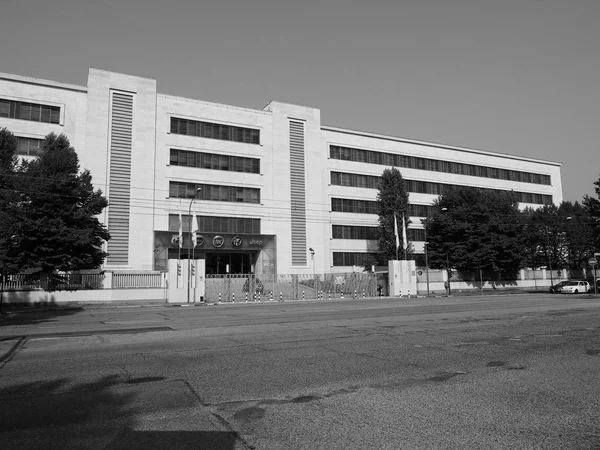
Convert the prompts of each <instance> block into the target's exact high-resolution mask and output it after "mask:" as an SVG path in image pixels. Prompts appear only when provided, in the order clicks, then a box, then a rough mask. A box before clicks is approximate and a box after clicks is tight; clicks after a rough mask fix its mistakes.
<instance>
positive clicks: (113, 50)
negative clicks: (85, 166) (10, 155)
mask: <svg viewBox="0 0 600 450" xmlns="http://www.w3.org/2000/svg"><path fill="white" fill-rule="evenodd" d="M0 6H1V7H0V71H2V72H8V73H15V74H19V75H24V76H31V77H39V78H46V79H50V80H54V81H62V82H67V83H74V84H80V85H85V84H86V83H87V72H88V69H89V67H95V68H99V69H106V70H111V71H115V72H122V73H128V74H133V75H138V76H142V77H148V78H154V79H156V80H157V83H158V90H159V92H162V93H166V94H173V95H180V96H185V97H191V98H196V99H201V100H208V101H214V102H219V103H226V104H231V105H236V106H243V107H248V108H254V109H262V107H263V106H264V105H266V104H267V103H268V102H269V101H271V100H279V101H282V102H289V103H295V104H301V105H307V106H312V107H316V108H320V109H321V120H322V123H323V124H325V125H332V126H339V127H343V128H351V129H357V130H363V131H370V132H374V133H382V134H389V135H394V136H400V137H405V138H412V139H418V140H424V141H431V142H439V143H444V144H449V145H456V146H463V147H470V148H477V149H483V150H488V151H493V152H499V153H508V154H513V155H520V156H525V157H532V158H537V159H544V160H550V161H558V162H562V163H563V166H562V182H563V193H564V198H565V200H571V201H581V199H582V198H583V195H584V194H588V195H593V196H595V194H594V186H593V183H594V181H596V180H598V178H599V177H600V148H599V145H598V139H597V135H596V133H597V132H598V129H599V128H600V86H599V81H600V0H568V1H567V0H396V1H393V0H388V1H380V0H371V1H368V2H365V1H360V2H359V1H356V0H346V1H342V0H331V1H330V0H318V1H315V0H302V1H297V0H295V1H287V0H256V1H253V0H246V1H232V0H219V1H211V0H170V1H164V2H159V1H155V2H152V1H143V0H116V1H113V0H102V1H93V2H92V1H89V0H0Z"/></svg>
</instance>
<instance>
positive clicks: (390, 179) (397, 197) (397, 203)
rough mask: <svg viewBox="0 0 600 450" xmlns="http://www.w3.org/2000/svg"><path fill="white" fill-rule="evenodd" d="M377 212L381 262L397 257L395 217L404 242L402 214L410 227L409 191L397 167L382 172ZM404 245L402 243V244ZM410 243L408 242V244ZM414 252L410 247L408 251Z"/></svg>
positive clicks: (402, 252) (400, 237) (400, 236)
mask: <svg viewBox="0 0 600 450" xmlns="http://www.w3.org/2000/svg"><path fill="white" fill-rule="evenodd" d="M377 214H378V215H379V239H378V246H379V251H380V252H381V261H380V262H381V263H383V262H384V261H389V260H392V259H397V252H398V251H399V252H401V253H400V254H402V256H404V251H403V250H402V249H400V250H398V248H397V247H396V235H395V229H394V218H395V217H396V218H397V220H398V234H399V236H398V238H399V239H400V242H402V216H403V215H404V217H405V220H406V226H407V227H408V192H407V191H406V184H405V182H404V178H403V177H402V174H401V173H400V171H399V170H398V169H396V168H395V167H393V168H391V169H385V170H384V171H383V173H382V174H381V181H380V183H379V192H378V193H377ZM401 245H402V244H401ZM408 245H409V243H408V242H407V246H408ZM409 252H410V253H412V252H411V251H410V249H409V251H408V252H407V253H409Z"/></svg>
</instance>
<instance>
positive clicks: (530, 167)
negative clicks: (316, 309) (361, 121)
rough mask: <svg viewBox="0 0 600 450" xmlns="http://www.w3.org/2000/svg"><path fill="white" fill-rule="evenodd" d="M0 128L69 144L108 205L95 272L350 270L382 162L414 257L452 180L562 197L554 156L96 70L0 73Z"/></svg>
mask: <svg viewBox="0 0 600 450" xmlns="http://www.w3.org/2000/svg"><path fill="white" fill-rule="evenodd" d="M0 127H7V128H8V129H9V130H10V131H12V132H13V133H14V134H15V135H16V136H17V137H18V139H19V153H20V155H22V156H23V157H25V158H30V157H35V155H36V154H37V151H38V149H39V146H40V143H41V140H42V139H43V138H44V136H45V135H46V134H48V133H50V132H55V133H57V134H60V133H64V134H65V135H66V136H67V137H68V138H69V140H70V141H71V144H72V145H73V147H74V148H75V149H76V151H77V153H78V155H79V158H80V163H81V167H82V168H87V169H90V171H91V173H92V176H93V182H94V185H95V186H96V187H98V188H100V189H102V191H103V192H104V193H105V195H106V196H107V197H108V199H109V202H110V205H109V207H108V208H107V209H106V211H105V212H104V213H103V217H102V220H103V221H104V223H106V224H107V226H108V229H109V231H110V233H111V236H112V238H111V240H110V241H109V242H108V244H107V250H108V252H109V256H108V259H107V261H106V264H105V268H106V269H134V270H152V269H153V270H166V268H167V267H168V264H167V261H168V259H186V258H188V257H192V258H204V259H205V260H206V261H205V262H206V271H207V273H225V272H227V271H229V272H230V273H249V272H251V271H255V273H257V274H260V273H313V271H315V272H317V273H328V272H341V271H348V270H349V268H350V266H356V265H360V263H361V261H362V259H363V257H364V256H365V254H366V253H370V252H376V251H377V242H376V240H375V239H376V238H375V233H376V227H377V223H378V217H377V215H376V210H375V198H376V195H377V184H378V179H379V177H380V175H381V173H382V171H383V170H384V169H385V168H386V167H392V166H394V167H397V168H399V169H400V171H401V172H402V175H403V176H404V178H405V179H406V180H407V187H408V191H409V195H410V208H411V210H410V216H411V220H412V225H411V228H410V229H409V230H408V231H409V232H408V237H409V240H411V241H412V243H413V246H414V249H415V251H416V253H417V254H419V253H422V252H423V245H424V234H423V230H422V226H421V224H420V218H423V217H426V216H427V215H428V214H429V207H430V206H429V205H430V204H431V202H432V201H433V200H434V199H435V198H437V197H438V196H439V195H440V194H441V193H443V192H444V189H447V188H448V187H449V186H455V185H461V186H476V187H479V188H484V189H498V190H512V191H514V192H515V193H516V195H517V196H518V198H519V201H520V206H521V207H525V206H531V207H534V208H535V207H539V206H542V205H547V204H552V203H560V202H561V201H562V185H561V175H560V164H559V163H556V162H550V161H541V160H536V159H531V158H525V157H519V156H511V155H507V154H499V153H492V152H487V151H481V150H473V149H467V148H459V147H453V146H449V145H443V144H434V143H428V142H421V141H415V140H410V139H404V138H398V137H394V136H384V135H378V134H373V133H368V132H362V131H355V130H347V129H341V128H335V127H329V126H326V125H323V124H321V119H320V111H319V109H316V108H309V107H303V106H297V105H291V104H286V103H280V102H271V103H269V104H268V105H267V106H266V107H265V108H263V109H262V110H253V109H246V108H239V107H235V106H229V105H222V104H216V103H209V102H204V101H200V100H194V99H189V98H182V97H175V96H172V95H166V94H160V93H158V92H157V83H156V81H155V80H152V79H148V78H140V77H135V76H129V75H123V74H119V73H113V72H107V71H103V70H96V69H90V71H89V76H88V80H87V86H77V85H72V84H65V83H59V82H53V81H47V80H40V79H34V78H27V77H22V76H17V75H10V74H0ZM180 221H181V224H182V227H181V228H182V233H180V232H179V230H180ZM180 236H182V237H183V240H182V242H181V245H179V237H180ZM194 241H195V242H196V245H195V246H194V245H193V242H194ZM310 249H312V252H311V250H310Z"/></svg>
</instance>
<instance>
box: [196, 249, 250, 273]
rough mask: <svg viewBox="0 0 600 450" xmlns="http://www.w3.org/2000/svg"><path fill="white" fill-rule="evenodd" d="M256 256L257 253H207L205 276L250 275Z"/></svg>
mask: <svg viewBox="0 0 600 450" xmlns="http://www.w3.org/2000/svg"><path fill="white" fill-rule="evenodd" d="M257 255H258V252H237V253H225V252H223V253H221V252H210V253H208V252H207V253H206V275H225V274H231V275H234V274H246V273H252V272H253V269H254V264H255V263H256V257H257ZM228 269H229V270H228Z"/></svg>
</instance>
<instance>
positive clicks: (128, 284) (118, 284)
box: [111, 271, 165, 289]
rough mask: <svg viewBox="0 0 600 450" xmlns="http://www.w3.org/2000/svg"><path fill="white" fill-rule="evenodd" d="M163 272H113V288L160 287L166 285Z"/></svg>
mask: <svg viewBox="0 0 600 450" xmlns="http://www.w3.org/2000/svg"><path fill="white" fill-rule="evenodd" d="M164 278H165V277H164V274H163V272H142V271H140V272H125V271H123V272H112V283H111V287H112V288H113V289H127V288H137V289H139V288H160V287H163V286H164Z"/></svg>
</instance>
